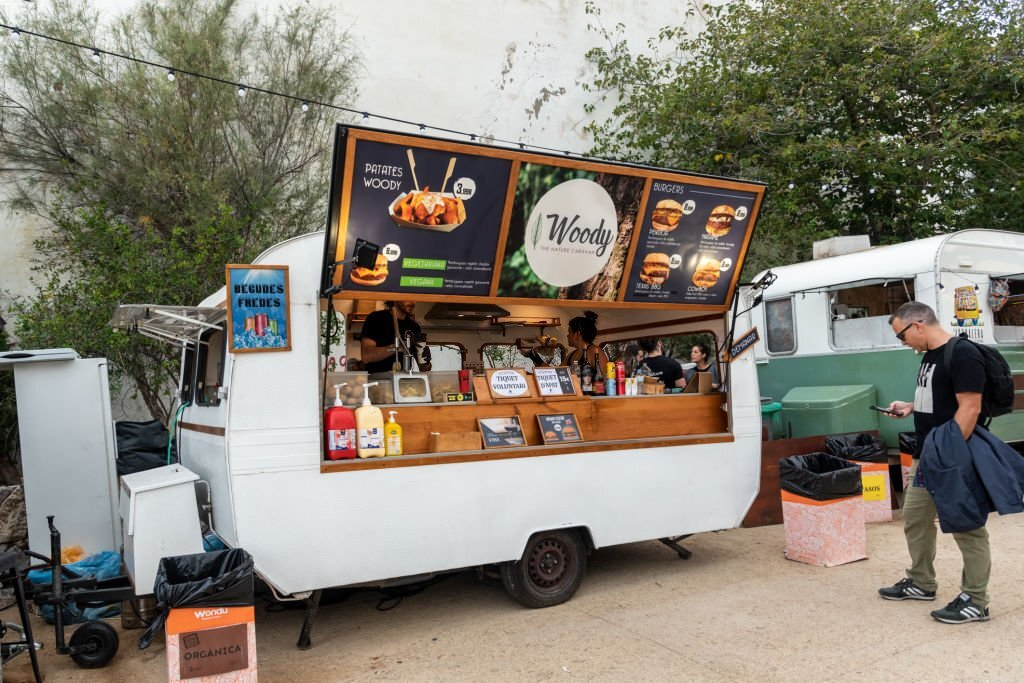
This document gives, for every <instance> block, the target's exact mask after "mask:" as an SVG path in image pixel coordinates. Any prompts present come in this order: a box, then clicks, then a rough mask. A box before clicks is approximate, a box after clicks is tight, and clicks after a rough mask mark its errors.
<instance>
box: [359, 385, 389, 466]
mask: <svg viewBox="0 0 1024 683" xmlns="http://www.w3.org/2000/svg"><path fill="white" fill-rule="evenodd" d="M375 386H377V383H376V382H368V383H366V384H364V385H363V405H361V406H359V407H358V408H356V441H357V442H358V449H359V457H360V458H381V457H383V456H384V455H385V451H384V415H383V414H382V413H381V412H380V408H378V407H377V406H375V405H373V404H372V403H370V387H375Z"/></svg>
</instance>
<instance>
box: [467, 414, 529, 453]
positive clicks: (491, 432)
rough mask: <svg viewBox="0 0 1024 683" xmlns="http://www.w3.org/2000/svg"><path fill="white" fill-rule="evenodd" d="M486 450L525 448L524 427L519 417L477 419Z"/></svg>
mask: <svg viewBox="0 0 1024 683" xmlns="http://www.w3.org/2000/svg"><path fill="white" fill-rule="evenodd" d="M477 424H478V425H479V426H480V434H481V435H482V436H483V437H484V448H515V447H516V446H525V445H526V437H525V436H523V425H522V423H521V422H520V421H519V417H518V416H517V415H512V416H510V417H481V418H478V419H477Z"/></svg>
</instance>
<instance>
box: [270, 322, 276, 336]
mask: <svg viewBox="0 0 1024 683" xmlns="http://www.w3.org/2000/svg"><path fill="white" fill-rule="evenodd" d="M269 324H270V334H272V335H274V336H275V337H276V336H277V318H271V319H270V323H269Z"/></svg>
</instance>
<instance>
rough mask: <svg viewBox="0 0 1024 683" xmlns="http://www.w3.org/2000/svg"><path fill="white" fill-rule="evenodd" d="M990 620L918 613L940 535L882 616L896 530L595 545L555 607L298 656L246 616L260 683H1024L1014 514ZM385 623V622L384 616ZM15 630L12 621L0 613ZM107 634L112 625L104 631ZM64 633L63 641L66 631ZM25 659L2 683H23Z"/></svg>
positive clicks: (409, 630)
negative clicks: (806, 555) (824, 543)
mask: <svg viewBox="0 0 1024 683" xmlns="http://www.w3.org/2000/svg"><path fill="white" fill-rule="evenodd" d="M989 530H990V532H991V535H992V547H993V565H994V569H993V576H992V583H991V586H990V595H991V597H992V606H991V610H992V620H991V621H989V622H987V623H973V624H965V625H958V626H952V625H947V624H941V623H939V622H936V621H934V620H933V619H931V618H930V617H929V616H928V612H929V611H930V610H932V609H935V608H936V607H938V606H941V605H943V604H945V603H946V602H948V601H949V600H951V599H952V598H953V597H954V596H955V594H956V592H957V590H958V585H957V584H958V581H959V576H960V558H959V553H958V551H957V549H956V544H955V543H954V542H953V539H952V538H951V537H948V536H943V537H941V538H940V543H939V553H938V557H937V559H936V564H937V567H938V572H939V579H940V583H941V586H940V589H939V599H938V600H937V601H936V602H934V603H929V602H909V601H908V602H902V603H901V602H889V601H885V600H882V599H880V598H879V597H878V595H877V593H876V590H877V588H878V587H880V586H882V585H887V584H891V583H893V582H894V581H896V580H897V579H899V578H902V572H903V567H904V565H905V563H906V561H907V558H906V549H905V546H904V542H903V534H902V524H901V522H898V521H897V522H891V523H886V524H872V525H869V526H868V555H869V559H867V560H863V561H860V562H854V563H852V564H848V565H844V566H840V567H832V568H823V567H816V566H811V565H806V564H800V563H797V562H792V561H789V560H786V559H785V558H784V556H783V547H784V541H783V527H782V526H771V527H761V528H756V529H733V530H730V531H725V532H719V533H709V534H701V535H698V536H694V537H693V538H690V539H687V541H686V542H685V545H686V546H687V547H688V548H690V549H691V550H692V551H693V553H694V555H693V558H692V559H691V560H688V561H683V560H680V559H678V557H677V556H676V555H675V553H673V552H672V551H670V550H668V549H667V548H665V547H664V546H662V545H660V544H659V543H657V542H647V543H635V544H629V545H625V546H617V547H612V548H603V549H600V550H597V551H595V552H594V553H593V554H592V555H591V556H590V559H589V566H588V569H587V575H586V578H585V579H584V582H583V586H582V588H581V589H580V591H579V592H578V593H577V594H576V596H575V597H574V598H573V599H572V600H571V601H569V602H568V603H566V604H563V605H559V606H557V607H552V608H548V609H543V610H529V609H526V608H522V607H520V606H518V605H517V604H515V603H513V602H511V600H510V599H508V598H507V597H506V596H505V594H504V592H503V590H502V588H501V585H500V583H499V582H497V581H496V580H493V579H482V580H481V579H480V578H478V576H477V574H476V573H475V572H466V573H462V574H456V575H451V576H449V577H447V578H446V579H445V580H443V581H440V582H439V583H437V584H435V585H432V586H429V587H428V588H426V590H424V591H423V592H421V593H418V594H415V595H412V596H408V597H405V598H403V599H402V600H401V601H399V602H398V604H397V605H395V604H394V602H395V601H384V602H383V603H382V598H383V596H382V595H381V594H380V593H377V592H371V591H359V592H350V593H347V594H342V595H341V596H340V597H343V598H344V599H342V600H340V601H337V602H334V603H333V604H329V605H324V606H322V607H321V610H320V613H319V615H318V617H317V621H316V623H315V625H314V629H313V648H312V649H311V650H308V651H306V652H302V651H299V650H298V649H297V648H296V647H295V641H296V639H297V637H298V633H299V628H300V626H301V623H302V618H303V612H302V611H301V610H291V609H288V610H276V611H275V610H273V609H272V608H273V607H275V606H271V605H268V604H267V603H264V602H259V603H258V604H257V617H256V639H257V643H258V649H259V677H260V680H262V681H303V682H304V683H312V682H314V681H370V680H402V681H452V680H511V681H549V680H569V679H580V680H605V681H666V680H688V681H690V680H697V681H702V680H707V681H737V680H758V681H764V680H780V681H781V680H787V681H788V680H812V681H849V682H850V683H862V682H863V681H864V680H898V679H899V680H904V679H906V678H907V676H908V674H910V675H912V676H913V677H914V678H917V679H920V680H958V679H959V680H972V681H981V680H991V681H1019V680H1024V658H1021V657H1020V655H1019V643H1021V642H1024V591H1021V590H1020V588H1019V587H1020V586H1022V585H1024V562H1021V558H1022V557H1024V515H1018V516H1011V517H995V516H993V517H992V519H991V520H990V522H989ZM389 606H390V607H391V609H386V610H385V609H382V608H386V607H389ZM0 618H3V619H5V620H8V619H10V620H13V621H15V622H17V621H18V619H17V611H16V610H15V609H8V610H7V611H5V612H3V613H2V614H0ZM114 625H115V626H116V627H117V628H118V630H119V631H120V623H119V622H114ZM33 627H34V628H35V629H36V637H37V639H40V640H42V641H44V642H45V643H46V646H45V649H44V650H43V651H42V653H40V654H41V666H42V670H43V673H44V676H45V679H46V680H47V681H131V682H133V683H134V682H136V681H158V680H166V675H167V674H166V661H165V651H164V645H163V639H162V638H159V637H158V638H157V640H156V642H154V644H153V645H152V646H151V647H150V648H149V649H148V650H145V651H139V650H138V649H137V647H136V642H137V640H138V637H139V635H141V633H142V632H141V631H138V630H132V631H120V632H121V650H120V651H119V652H118V654H117V656H116V657H115V658H114V661H113V662H112V663H111V664H110V665H109V666H108V667H106V668H105V669H99V670H92V671H88V670H83V669H79V668H78V667H77V666H76V665H75V664H74V663H73V662H72V661H71V660H70V658H68V657H66V656H59V655H56V654H55V653H54V650H53V631H52V628H47V627H46V625H45V624H43V623H42V622H41V621H38V620H34V624H33ZM68 634H69V635H70V629H69V631H68ZM30 680H31V668H30V667H29V660H28V657H27V655H21V656H19V657H18V658H17V659H15V660H14V661H12V662H11V663H10V664H8V666H7V668H6V669H5V670H4V672H3V681H5V682H6V683H14V682H15V681H30Z"/></svg>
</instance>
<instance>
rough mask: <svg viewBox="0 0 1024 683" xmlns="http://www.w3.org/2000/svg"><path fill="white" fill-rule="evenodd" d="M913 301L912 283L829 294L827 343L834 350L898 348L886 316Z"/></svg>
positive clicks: (892, 282) (884, 283)
mask: <svg viewBox="0 0 1024 683" xmlns="http://www.w3.org/2000/svg"><path fill="white" fill-rule="evenodd" d="M913 300H914V281H913V280H912V279H905V280H886V281H882V282H874V283H871V284H866V285H863V286H860V287H849V288H846V289H840V290H838V291H834V292H831V293H829V299H828V301H829V306H830V315H829V320H830V322H829V339H830V340H831V343H832V346H833V347H834V348H836V349H850V348H864V347H866V346H872V347H875V346H899V343H900V342H899V340H898V339H896V338H895V337H893V335H892V329H891V328H890V326H889V316H891V315H893V314H894V313H896V311H897V310H899V307H900V306H902V305H903V304H905V303H907V302H908V301H913Z"/></svg>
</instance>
